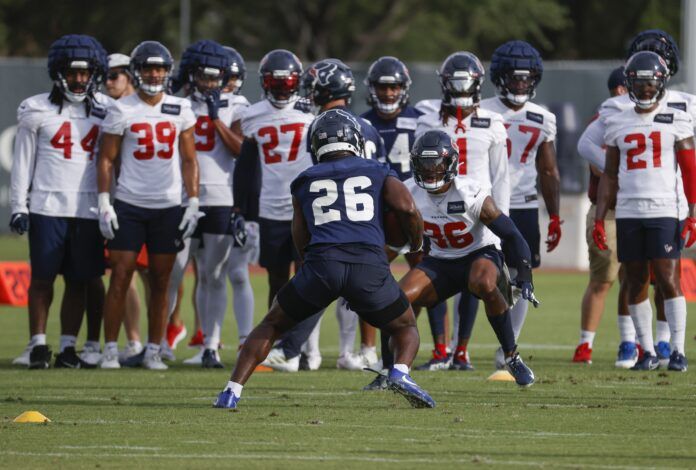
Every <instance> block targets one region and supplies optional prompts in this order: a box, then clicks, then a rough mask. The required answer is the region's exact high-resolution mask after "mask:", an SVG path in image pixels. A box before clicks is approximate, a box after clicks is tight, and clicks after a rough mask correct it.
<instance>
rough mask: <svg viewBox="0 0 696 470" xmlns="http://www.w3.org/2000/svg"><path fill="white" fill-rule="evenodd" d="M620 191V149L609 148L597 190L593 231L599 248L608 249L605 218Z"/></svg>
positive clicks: (613, 205) (614, 204) (593, 236)
mask: <svg viewBox="0 0 696 470" xmlns="http://www.w3.org/2000/svg"><path fill="white" fill-rule="evenodd" d="M618 190H619V148H618V147H615V146H613V145H612V146H609V147H607V154H606V158H605V165H604V173H602V177H601V178H600V179H599V188H598V189H597V210H596V212H595V226H594V229H593V231H592V238H593V239H594V242H595V244H596V245H597V248H599V249H600V250H606V249H607V235H606V233H605V231H604V218H605V217H606V216H607V212H608V211H609V209H611V208H613V207H615V206H616V193H617V192H618Z"/></svg>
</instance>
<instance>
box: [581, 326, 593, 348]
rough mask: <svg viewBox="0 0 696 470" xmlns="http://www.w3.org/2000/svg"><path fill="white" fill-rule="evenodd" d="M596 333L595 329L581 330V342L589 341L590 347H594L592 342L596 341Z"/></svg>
mask: <svg viewBox="0 0 696 470" xmlns="http://www.w3.org/2000/svg"><path fill="white" fill-rule="evenodd" d="M596 334H597V333H595V332H594V331H587V330H580V344H582V343H589V346H590V349H592V343H594V337H595V335H596Z"/></svg>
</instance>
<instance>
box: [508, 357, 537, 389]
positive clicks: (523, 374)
mask: <svg viewBox="0 0 696 470" xmlns="http://www.w3.org/2000/svg"><path fill="white" fill-rule="evenodd" d="M505 368H506V369H507V371H508V372H510V374H511V375H512V376H513V377H514V378H515V382H517V385H519V386H520V387H529V386H530V385H532V384H533V383H534V372H532V369H530V368H529V367H527V364H525V363H524V362H523V361H522V358H521V357H520V353H518V352H515V353H514V354H513V355H512V356H510V357H508V358H506V359H505Z"/></svg>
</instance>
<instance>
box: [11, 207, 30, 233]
mask: <svg viewBox="0 0 696 470" xmlns="http://www.w3.org/2000/svg"><path fill="white" fill-rule="evenodd" d="M10 230H12V231H13V232H14V233H16V234H17V235H24V234H25V233H26V232H27V231H28V230H29V214H24V213H23V212H15V213H14V214H12V217H11V218H10Z"/></svg>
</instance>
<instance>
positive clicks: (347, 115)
mask: <svg viewBox="0 0 696 470" xmlns="http://www.w3.org/2000/svg"><path fill="white" fill-rule="evenodd" d="M336 114H340V115H341V116H343V117H344V118H346V119H348V120H350V122H352V123H353V126H354V127H355V128H356V129H361V127H360V124H358V120H357V119H355V116H353V115H352V114H350V113H349V112H347V111H344V110H342V109H337V110H336Z"/></svg>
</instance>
